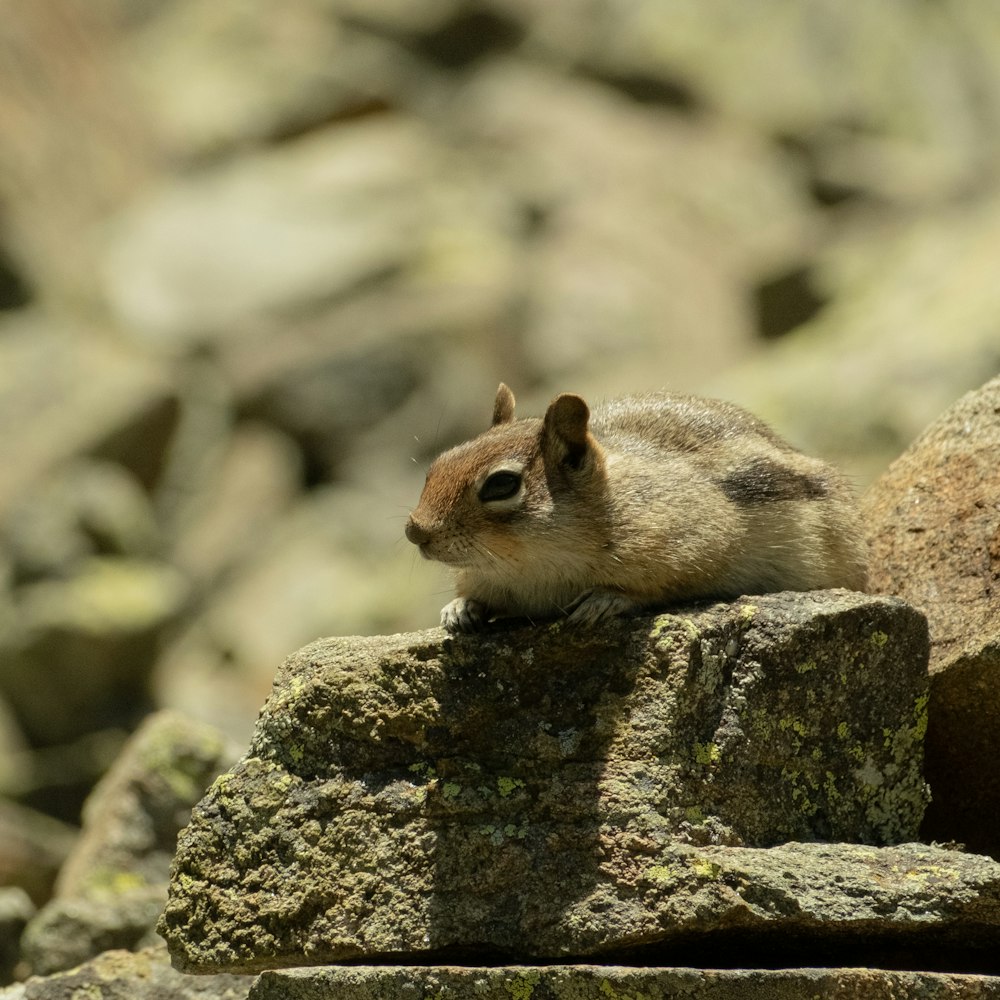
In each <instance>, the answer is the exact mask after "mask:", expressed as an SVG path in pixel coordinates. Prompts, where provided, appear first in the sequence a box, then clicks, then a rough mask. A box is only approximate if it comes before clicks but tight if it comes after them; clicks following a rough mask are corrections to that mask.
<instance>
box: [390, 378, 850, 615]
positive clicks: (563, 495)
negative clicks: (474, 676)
mask: <svg viewBox="0 0 1000 1000" xmlns="http://www.w3.org/2000/svg"><path fill="white" fill-rule="evenodd" d="M406 537H407V538H408V539H409V540H410V541H411V542H413V543H414V544H415V545H417V546H418V548H419V549H420V553H421V555H422V556H424V557H425V558H427V559H433V560H437V561H439V562H441V563H444V564H445V565H446V566H448V567H450V568H451V570H452V571H453V574H454V578H455V591H456V597H455V599H454V600H453V601H451V602H450V603H449V604H447V605H446V606H445V607H444V609H443V610H442V613H441V622H442V624H443V625H444V626H445V627H446V628H447V629H449V630H450V631H460V632H471V631H475V630H477V629H479V628H481V627H482V626H483V625H484V624H485V623H486V622H487V621H488V620H489V619H491V618H494V617H507V616H525V617H528V618H529V619H543V618H551V617H555V616H559V615H566V616H568V619H569V621H570V622H573V623H581V624H591V623H594V622H597V621H599V620H601V619H603V618H606V617H610V616H617V615H627V614H631V613H634V612H637V611H640V610H643V609H646V608H654V607H660V606H663V605H667V604H670V603H672V602H676V601H680V600H687V599H696V598H720V599H722V598H734V597H737V596H740V595H742V594H758V593H767V592H771V591H778V590H814V589H823V588H828V587H846V588H849V589H852V590H863V589H864V587H865V582H866V576H867V568H866V562H867V549H866V545H865V542H864V539H863V534H862V531H861V527H860V523H859V517H858V513H857V510H856V507H855V502H854V497H853V495H852V491H851V489H850V486H849V485H848V483H847V481H846V480H845V479H844V477H843V476H842V475H840V473H838V472H837V471H836V470H835V469H834V468H833V467H831V466H830V465H828V464H826V463H824V462H821V461H820V460H818V459H815V458H810V457H809V456H807V455H804V454H802V453H801V452H799V451H797V450H796V449H794V448H793V447H792V446H791V445H789V444H788V443H787V442H785V441H784V440H783V439H782V438H780V437H779V436H778V435H777V434H776V433H775V432H774V431H772V430H771V429H770V428H769V427H768V426H767V425H766V424H765V423H764V422H763V421H761V420H759V419H757V418H756V417H754V416H753V415H751V414H750V413H748V412H747V411H745V410H743V409H741V408H740V407H738V406H735V405H733V404H731V403H726V402H722V401H720V400H712V399H702V398H700V397H696V396H686V395H681V394H676V393H654V394H648V395H640V396H629V397H625V398H622V399H615V400H610V401H608V402H606V403H604V404H602V405H600V406H595V407H594V409H593V411H591V409H590V407H589V406H588V405H587V403H586V402H585V401H584V400H583V399H582V398H581V397H580V396H578V395H574V394H572V393H563V394H561V395H559V396H556V398H555V399H554V400H553V401H552V402H551V403H550V405H549V407H548V409H547V410H546V412H545V415H544V417H541V418H527V419H515V418H514V394H513V393H512V392H511V390H510V389H509V388H508V387H507V386H506V385H504V384H502V383H501V385H500V387H499V389H498V390H497V394H496V399H495V401H494V406H493V420H492V424H491V426H490V428H489V429H488V430H487V431H485V432H484V433H483V434H480V435H479V436H478V437H476V438H474V439H472V440H471V441H467V442H465V443H464V444H460V445H458V446H457V447H455V448H452V449H451V450H450V451H446V452H445V453H444V454H442V455H440V456H439V457H438V458H437V459H436V460H435V461H434V462H433V464H432V465H431V467H430V470H429V471H428V473H427V481H426V483H425V485H424V489H423V493H422V494H421V496H420V501H419V503H418V504H417V507H416V508H415V509H414V510H413V512H412V513H411V514H410V517H409V519H408V521H407V524H406Z"/></svg>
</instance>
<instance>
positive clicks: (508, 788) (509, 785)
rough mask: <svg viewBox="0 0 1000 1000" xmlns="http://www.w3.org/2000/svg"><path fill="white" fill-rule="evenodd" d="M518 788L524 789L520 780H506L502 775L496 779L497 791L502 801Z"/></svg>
mask: <svg viewBox="0 0 1000 1000" xmlns="http://www.w3.org/2000/svg"><path fill="white" fill-rule="evenodd" d="M518 788H524V782H523V781H522V780H521V779H520V778H508V777H506V776H504V775H501V776H500V777H499V778H497V791H498V792H499V793H500V798H502V799H505V798H507V797H508V796H509V795H511V794H512V793H513V792H514V791H515V790H516V789H518Z"/></svg>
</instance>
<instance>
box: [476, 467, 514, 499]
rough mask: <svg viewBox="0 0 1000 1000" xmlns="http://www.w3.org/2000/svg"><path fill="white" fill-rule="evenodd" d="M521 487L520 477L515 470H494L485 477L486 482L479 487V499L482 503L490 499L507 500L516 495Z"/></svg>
mask: <svg viewBox="0 0 1000 1000" xmlns="http://www.w3.org/2000/svg"><path fill="white" fill-rule="evenodd" d="M520 488H521V477H520V476H519V475H518V474H517V473H516V472H494V473H493V475H491V476H487V477H486V482H485V483H483V485H482V486H481V487H480V488H479V499H480V500H481V501H482V502H483V503H489V502H490V501H491V500H509V499H510V498H511V497H514V496H517V491H518V490H519V489H520Z"/></svg>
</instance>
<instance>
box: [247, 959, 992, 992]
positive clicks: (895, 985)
mask: <svg viewBox="0 0 1000 1000" xmlns="http://www.w3.org/2000/svg"><path fill="white" fill-rule="evenodd" d="M417 991H420V992H419V993H418V992H417ZM414 996H425V997H435V998H436V1000H466V998H468V997H475V998H476V1000H530V998H532V997H537V998H539V1000H540V998H542V997H544V998H545V1000H618V998H621V1000H626V998H628V1000H632V998H636V1000H639V998H647V997H649V998H652V997H657V998H662V1000H801V998H803V997H809V998H811V1000H897V998H898V997H908V998H909V1000H980V998H982V1000H985V998H987V997H1000V979H996V978H992V977H989V976H956V975H946V974H942V973H934V972H890V971H888V970H884V969H829V968H825V969H711V970H707V969H691V968H676V969H658V968H649V969H637V968H629V967H624V966H613V965H610V966H609V965H568V966H567V965H561V966H560V965H550V966H536V967H531V966H517V967H503V966H501V967H497V968H474V967H473V968H457V967H452V968H441V967H434V966H431V967H426V966H423V967H421V966H411V967H400V966H389V967H378V968H373V967H371V966H361V967H360V968H359V967H354V968H323V969H293V970H289V971H285V972H265V973H264V974H263V975H262V976H260V977H259V978H258V979H257V981H256V982H255V983H254V985H253V988H252V989H251V990H250V998H249V1000H410V998H411V997H414Z"/></svg>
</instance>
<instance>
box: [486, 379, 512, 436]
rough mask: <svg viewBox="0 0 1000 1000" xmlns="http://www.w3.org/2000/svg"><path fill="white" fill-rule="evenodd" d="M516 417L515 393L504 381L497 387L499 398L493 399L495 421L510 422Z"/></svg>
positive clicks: (494, 422)
mask: <svg viewBox="0 0 1000 1000" xmlns="http://www.w3.org/2000/svg"><path fill="white" fill-rule="evenodd" d="M513 419H514V393H512V392H511V391H510V388H509V387H508V386H507V385H505V384H504V383H503V382H501V383H500V385H499V387H498V388H497V398H496V399H495V400H494V401H493V423H492V424H491V425H490V426H491V427H496V425H497V424H509V423H510V422H511V421H512V420H513Z"/></svg>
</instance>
